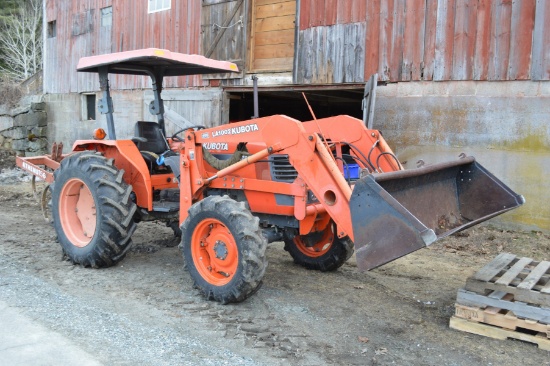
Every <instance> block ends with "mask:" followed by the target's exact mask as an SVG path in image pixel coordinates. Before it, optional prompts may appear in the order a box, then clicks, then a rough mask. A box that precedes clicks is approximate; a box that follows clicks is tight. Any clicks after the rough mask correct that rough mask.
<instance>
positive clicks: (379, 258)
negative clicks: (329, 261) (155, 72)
mask: <svg viewBox="0 0 550 366" xmlns="http://www.w3.org/2000/svg"><path fill="white" fill-rule="evenodd" d="M524 202H525V200H524V198H523V196H521V195H518V194H516V193H515V192H513V191H512V190H511V189H510V188H508V187H507V186H506V185H504V184H503V183H502V182H501V181H500V180H498V179H497V178H496V177H495V176H493V175H492V174H491V173H489V172H488V171H487V170H486V169H485V168H484V167H483V166H481V165H480V164H479V163H477V162H476V161H475V159H474V158H473V157H466V158H463V159H460V160H458V161H453V162H447V163H441V164H435V165H430V166H427V167H423V168H419V169H411V170H401V171H396V172H390V173H382V174H373V175H368V176H367V177H365V178H362V179H360V180H358V181H357V182H356V184H355V187H354V189H353V193H352V196H351V200H350V210H351V218H352V222H353V235H354V242H355V251H356V253H357V254H356V255H357V266H358V268H359V269H360V270H370V269H373V268H376V267H378V266H380V265H382V264H384V263H388V262H390V261H392V260H394V259H397V258H400V257H402V256H404V255H406V254H409V253H412V252H414V251H415V250H418V249H420V248H423V247H425V246H428V245H430V244H431V243H433V242H434V241H436V240H437V239H439V238H443V237H445V236H447V235H450V234H452V233H455V232H457V231H460V230H464V229H466V228H468V227H471V226H474V225H476V224H478V223H480V222H482V221H485V220H488V219H490V218H491V217H494V216H497V215H500V214H501V213H504V212H506V211H509V210H512V209H514V208H516V207H518V206H520V205H522V204H523V203H524Z"/></svg>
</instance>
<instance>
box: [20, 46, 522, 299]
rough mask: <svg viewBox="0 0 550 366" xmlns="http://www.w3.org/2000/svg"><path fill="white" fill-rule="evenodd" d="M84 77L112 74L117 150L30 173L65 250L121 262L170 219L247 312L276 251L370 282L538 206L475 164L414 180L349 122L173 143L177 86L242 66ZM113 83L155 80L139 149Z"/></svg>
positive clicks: (107, 67) (139, 60) (268, 123)
mask: <svg viewBox="0 0 550 366" xmlns="http://www.w3.org/2000/svg"><path fill="white" fill-rule="evenodd" d="M78 71H80V72H95V73H98V74H99V79H100V86H101V91H102V93H103V98H102V99H101V100H100V102H99V108H98V109H99V111H100V112H101V113H103V114H105V115H106V120H107V139H101V138H102V137H103V136H101V134H98V136H96V139H91V140H84V141H76V142H75V143H74V145H73V148H72V151H71V153H69V154H67V155H61V154H60V152H59V149H53V151H52V154H51V155H49V156H42V157H35V158H31V157H29V158H19V159H18V161H17V164H18V165H19V166H20V167H21V168H23V169H25V170H27V171H29V172H31V173H32V174H34V175H37V176H39V177H41V178H43V179H44V180H46V181H47V182H49V183H51V187H50V188H49V189H50V191H51V210H52V216H53V225H54V227H55V230H56V232H57V236H58V240H59V243H60V244H61V246H62V248H63V252H64V254H65V255H66V256H67V257H68V258H69V259H70V260H71V261H72V262H73V263H76V264H80V265H83V266H86V267H88V266H90V267H107V266H112V265H114V264H116V263H118V262H119V261H120V260H122V259H123V258H124V255H125V253H126V252H127V250H128V248H129V247H130V245H131V236H132V233H133V232H134V230H135V229H136V225H137V223H138V222H140V221H145V220H161V221H165V222H166V223H167V224H169V225H172V226H174V228H175V229H176V231H178V228H181V237H182V239H181V244H180V247H181V250H182V252H183V256H184V260H185V262H186V265H187V269H188V271H189V273H190V275H191V277H192V279H193V280H194V282H195V284H196V285H197V287H198V288H199V289H201V290H202V292H203V293H204V294H205V296H206V297H207V298H208V299H213V300H216V301H219V302H222V303H229V302H238V301H242V300H244V299H246V298H247V297H248V296H250V295H251V294H253V293H254V292H255V291H256V290H257V289H258V288H259V286H260V284H261V282H262V277H263V276H264V272H265V270H266V266H267V260H266V255H265V252H266V246H267V244H268V243H270V242H274V241H284V243H285V249H286V250H287V251H288V252H289V253H290V255H291V256H292V257H293V259H294V261H295V262H296V263H298V264H300V265H302V266H304V267H306V268H308V269H315V270H321V271H331V270H335V269H337V268H339V267H340V266H341V265H342V264H343V263H344V262H345V261H346V260H348V259H349V258H350V256H351V255H352V254H353V253H354V250H355V253H356V256H357V264H358V267H359V269H361V270H368V269H372V268H374V267H377V266H379V265H382V264H384V263H387V262H389V261H391V260H394V259H396V258H399V257H401V256H403V255H405V254H408V253H411V252H413V251H415V250H417V249H420V248H422V247H425V246H427V245H429V244H431V243H432V242H434V241H435V240H437V239H438V238H442V237H444V236H447V235H450V234H452V233H454V232H457V231H459V230H462V229H464V228H467V227H470V226H473V225H476V224H478V223H480V222H482V221H484V220H487V219H489V218H491V217H494V216H496V215H499V214H501V213H503V212H505V211H508V210H511V209H513V208H515V207H518V206H519V205H521V204H522V203H523V202H524V200H523V197H522V196H520V195H517V194H516V193H514V192H513V191H512V190H511V189H509V188H508V187H507V186H506V185H504V184H503V183H502V182H500V181H499V180H498V179H497V178H496V177H494V176H493V175H492V174H491V173H489V172H488V171H487V170H486V169H485V168H483V167H482V166H481V165H480V164H479V163H477V162H476V161H475V160H474V158H472V157H466V156H461V157H460V158H459V159H457V160H456V161H452V162H448V163H443V164H437V165H430V166H425V167H422V168H418V169H412V170H404V169H403V168H402V167H401V164H400V163H399V161H398V159H397V158H396V156H395V155H394V154H393V153H392V151H391V149H390V148H389V147H388V145H387V144H386V142H385V140H384V139H383V137H382V136H381V134H380V132H379V131H376V130H369V129H367V128H366V127H365V126H364V124H363V123H362V121H360V120H358V119H355V118H352V117H349V116H337V117H330V118H324V119H320V120H313V121H308V122H300V121H297V120H295V119H292V118H290V117H287V116H284V115H274V116H270V117H264V118H257V119H252V120H248V121H243V122H239V123H233V124H229V125H222V126H219V127H213V128H203V127H201V126H189V127H188V128H185V129H183V130H181V131H178V132H177V133H175V134H173V135H172V136H170V137H168V138H166V137H165V136H166V133H165V126H164V117H163V115H164V108H163V102H162V99H161V91H162V81H163V78H164V77H170V76H179V75H191V74H205V73H220V72H235V71H237V67H236V65H234V64H232V63H229V62H221V61H215V60H210V59H207V58H204V57H202V56H198V55H183V54H178V53H173V52H169V51H166V50H158V49H146V50H137V51H129V52H121V53H114V54H109V55H101V56H92V57H85V58H83V59H81V60H80V62H79V64H78ZM109 74H132V75H146V76H149V77H151V79H152V89H153V92H154V100H153V101H152V102H151V105H150V111H151V113H152V114H153V115H156V116H157V118H158V121H157V122H143V121H138V122H136V125H135V137H134V138H132V139H130V140H117V139H116V135H115V126H114V121H113V108H112V100H111V97H110V93H109V80H108V75H109ZM52 171H53V173H52Z"/></svg>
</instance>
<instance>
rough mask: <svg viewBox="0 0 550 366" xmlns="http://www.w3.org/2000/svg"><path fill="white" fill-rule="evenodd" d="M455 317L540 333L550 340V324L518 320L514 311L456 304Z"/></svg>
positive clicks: (519, 330) (513, 329)
mask: <svg viewBox="0 0 550 366" xmlns="http://www.w3.org/2000/svg"><path fill="white" fill-rule="evenodd" d="M455 317H457V318H462V319H466V320H470V321H473V322H477V323H484V324H488V325H494V326H497V327H500V328H503V329H508V330H511V331H518V332H523V333H526V332H533V333H539V334H540V335H543V336H544V335H545V336H546V338H548V339H550V324H543V323H539V322H537V321H535V320H532V319H521V318H518V317H517V316H515V315H514V313H513V312H512V311H509V310H506V309H500V308H496V307H492V306H490V307H486V308H485V309H482V308H479V307H471V306H464V305H460V304H455Z"/></svg>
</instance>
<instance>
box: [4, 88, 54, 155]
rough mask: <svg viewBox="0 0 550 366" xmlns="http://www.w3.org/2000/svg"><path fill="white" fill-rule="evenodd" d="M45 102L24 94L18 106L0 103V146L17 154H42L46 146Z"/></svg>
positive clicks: (46, 121)
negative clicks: (11, 106)
mask: <svg viewBox="0 0 550 366" xmlns="http://www.w3.org/2000/svg"><path fill="white" fill-rule="evenodd" d="M47 123H48V118H47V113H46V103H44V102H43V101H42V97H41V96H25V97H23V98H22V99H21V101H20V103H19V106H18V107H15V108H9V107H8V106H6V105H0V146H1V147H2V148H4V149H7V150H14V151H15V152H16V154H17V155H19V156H36V155H43V154H45V153H46V151H47V147H48V137H47V136H48V131H47V128H48V127H47Z"/></svg>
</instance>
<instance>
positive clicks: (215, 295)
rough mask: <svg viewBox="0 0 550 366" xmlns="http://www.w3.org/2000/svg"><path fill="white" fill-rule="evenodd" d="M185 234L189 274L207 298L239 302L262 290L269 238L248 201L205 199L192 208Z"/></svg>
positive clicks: (183, 249) (182, 244)
mask: <svg viewBox="0 0 550 366" xmlns="http://www.w3.org/2000/svg"><path fill="white" fill-rule="evenodd" d="M182 233H183V235H182V243H181V249H182V252H183V257H184V260H185V264H186V266H187V270H188V271H189V274H190V275H191V278H192V279H193V281H194V283H195V287H197V288H198V289H199V290H200V291H201V292H202V293H203V294H204V296H205V297H206V298H207V299H209V300H215V301H218V302H220V303H222V304H227V303H232V302H240V301H243V300H245V299H246V298H248V297H249V296H250V295H252V294H253V293H255V292H256V291H257V290H258V289H259V288H260V286H261V284H262V278H263V276H264V274H265V270H266V268H267V260H266V257H265V251H266V248H267V240H266V239H265V238H264V236H263V235H262V232H261V231H260V228H259V219H258V218H257V217H254V216H253V215H252V214H251V213H250V211H249V210H248V209H246V207H245V204H244V203H242V202H240V203H239V202H237V201H234V200H232V199H230V198H229V197H227V196H224V197H220V196H210V197H206V198H205V199H203V200H201V201H199V202H197V203H195V204H194V205H193V206H191V208H190V209H189V216H188V217H187V219H186V220H185V221H184V223H183V225H182Z"/></svg>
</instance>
